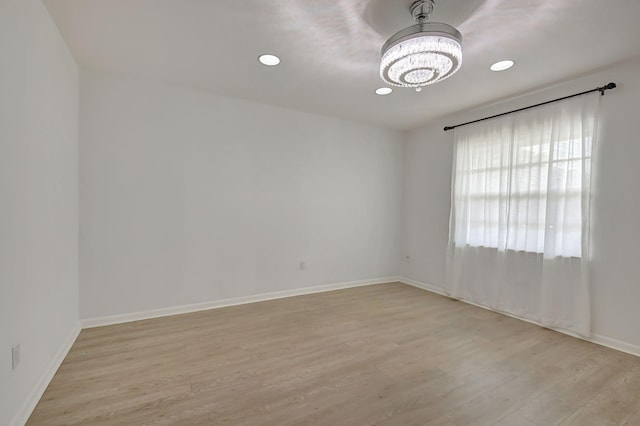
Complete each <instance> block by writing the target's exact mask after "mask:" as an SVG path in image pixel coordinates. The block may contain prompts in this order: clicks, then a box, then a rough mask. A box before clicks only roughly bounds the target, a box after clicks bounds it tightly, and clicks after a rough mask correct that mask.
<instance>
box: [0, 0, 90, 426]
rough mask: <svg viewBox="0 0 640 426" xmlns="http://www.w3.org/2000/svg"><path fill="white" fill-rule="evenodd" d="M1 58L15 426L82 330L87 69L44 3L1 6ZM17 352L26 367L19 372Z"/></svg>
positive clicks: (13, 0) (5, 302)
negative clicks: (83, 87) (81, 70)
mask: <svg viewBox="0 0 640 426" xmlns="http://www.w3.org/2000/svg"><path fill="white" fill-rule="evenodd" d="M0 57H1V58H2V65H1V66H0V425H7V424H9V423H10V421H11V419H14V418H15V421H16V422H18V423H19V422H21V421H22V419H21V418H20V416H19V414H20V412H24V410H25V404H26V405H28V404H29V403H33V402H34V401H33V398H36V401H37V397H38V396H39V395H34V393H33V392H34V391H37V390H38V389H39V388H38V386H37V385H38V383H41V384H42V382H43V380H44V384H45V385H46V378H44V377H46V376H47V375H48V374H49V373H50V372H51V371H50V370H51V367H52V361H54V360H55V358H56V355H59V354H60V351H61V350H63V349H64V346H66V345H65V342H67V341H68V339H69V338H70V337H73V335H74V332H75V331H77V327H78V134H77V133H78V70H77V66H76V64H75V61H74V60H73V58H72V56H71V54H70V53H69V51H68V50H67V47H66V45H65V44H64V42H63V41H62V38H61V37H60V35H59V33H58V31H57V28H56V26H55V25H54V23H53V22H52V20H51V19H50V17H49V14H48V13H47V11H46V9H45V7H44V6H43V5H42V3H41V2H40V1H39V0H3V1H2V2H0ZM15 344H20V346H21V353H22V360H21V364H20V365H19V366H18V368H17V369H16V370H12V369H11V347H12V346H13V345H15ZM63 352H64V351H63ZM53 368H54V369H55V365H54V366H53ZM30 398H31V400H30ZM28 410H29V407H27V408H26V412H28Z"/></svg>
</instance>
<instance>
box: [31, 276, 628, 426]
mask: <svg viewBox="0 0 640 426" xmlns="http://www.w3.org/2000/svg"><path fill="white" fill-rule="evenodd" d="M28 424H29V425H65V424H79V425H218V424H225V425H355V426H358V425H439V426H453V425H456V426H467V425H501V426H521V425H522V426H530V425H544V426H548V425H558V424H560V425H575V426H587V425H598V426H604V425H634V426H637V425H640V358H638V357H634V356H632V355H628V354H624V353H621V352H617V351H614V350H611V349H607V348H604V347H601V346H598V345H595V344H591V343H588V342H584V341H581V340H578V339H574V338H572V337H568V336H565V335H562V334H559V333H556V332H553V331H550V330H547V329H544V328H541V327H537V326H535V325H531V324H528V323H526V322H522V321H519V320H516V319H513V318H509V317H506V316H503V315H499V314H496V313H493V312H490V311H487V310H484V309H481V308H477V307H474V306H470V305H468V304H465V303H462V302H456V301H452V300H450V299H447V298H445V297H442V296H438V295H435V294H432V293H429V292H426V291H423V290H420V289H416V288H413V287H410V286H406V285H403V284H400V283H391V284H382V285H373V286H367V287H360V288H354V289H348V290H339V291H333V292H328V293H320V294H313V295H308V296H299V297H292V298H288V299H280V300H274V301H268V302H261V303H254V304H250V305H242V306H236V307H229V308H223V309H216V310H211V311H205V312H199V313H193V314H185V315H178V316H173V317H165V318H158V319H152V320H146V321H137V322H132V323H127V324H120V325H113V326H108V327H100V328H93V329H88V330H84V331H82V333H81V334H80V336H79V338H78V340H77V341H76V343H75V344H74V345H73V348H72V349H71V351H70V353H69V355H68V356H67V358H66V359H65V361H64V363H63V364H62V366H61V367H60V369H59V371H58V372H57V374H56V375H55V377H54V379H53V381H52V382H51V384H50V385H49V388H48V389H47V391H46V393H45V394H44V396H43V398H42V400H41V401H40V403H39V404H38V406H37V407H36V409H35V411H34V413H33V415H32V416H31V419H30V420H29V423H28Z"/></svg>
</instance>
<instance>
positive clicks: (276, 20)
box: [44, 0, 640, 129]
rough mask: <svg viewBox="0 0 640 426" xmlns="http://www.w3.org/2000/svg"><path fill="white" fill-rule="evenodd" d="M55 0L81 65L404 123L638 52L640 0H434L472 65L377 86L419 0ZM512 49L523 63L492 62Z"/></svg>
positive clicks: (438, 17) (54, 11) (51, 0)
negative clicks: (392, 44)
mask: <svg viewBox="0 0 640 426" xmlns="http://www.w3.org/2000/svg"><path fill="white" fill-rule="evenodd" d="M44 2H45V4H46V5H47V7H48V9H49V11H50V12H51V15H52V16H53V18H54V20H55V21H56V23H57V25H58V27H59V28H60V31H61V32H62V35H63V37H64V38H65V40H66V41H67V43H68V45H69V47H70V49H71V51H72V52H73V54H74V56H75V58H76V60H77V61H78V62H79V63H80V65H82V66H85V67H89V68H93V69H98V70H103V71H107V72H111V73H117V74H122V75H127V76H132V77H137V78H145V79H151V80H156V81H162V82H166V83H170V84H176V85H181V86H185V87H189V88H193V89H198V90H205V91H210V92H213V93H217V94H222V95H228V96H234V97H239V98H244V99H251V100H255V101H258V102H263V103H267V104H271V105H278V106H282V107H286V108H293V109H298V110H303V111H308V112H315V113H320V114H325V115H332V116H338V117H343V118H346V119H350V120H356V121H361V122H368V123H374V124H378V125H382V126H387V127H393V128H398V129H411V128H415V127H417V126H419V125H420V124H422V123H425V122H427V121H429V120H430V119H433V118H435V117H438V116H442V115H445V114H449V113H452V112H455V111H459V110H463V109H466V108H470V107H474V106H477V105H481V104H484V103H488V102H492V101H495V100H498V99H502V98H506V97H509V96H513V95H517V94H520V93H523V92H526V91H529V90H533V89H537V88H540V87H543V86H545V85H548V84H552V83H555V82H558V81H562V80H566V79H568V78H571V77H574V76H577V75H581V74H584V73H586V72H589V71H591V70H595V69H599V68H602V67H605V66H607V65H610V64H612V63H616V62H619V61H622V60H624V59H627V58H630V57H634V56H637V55H640V25H638V22H637V19H638V17H639V16H640V1H638V0H616V1H602V0H546V1H543V0H537V1H532V0H436V8H435V12H434V14H433V15H432V20H433V21H439V22H445V23H448V24H450V25H453V26H456V27H457V28H458V30H459V31H460V32H461V33H462V35H463V51H464V58H463V65H462V69H461V70H460V71H459V72H458V73H457V74H455V75H454V76H453V77H451V78H449V79H448V80H445V81H443V82H441V83H438V84H436V85H433V86H427V87H426V88H425V89H424V90H423V91H422V92H420V93H417V92H415V91H414V90H411V89H395V90H394V92H393V93H392V94H391V95H388V96H376V95H375V94H374V90H375V89H376V88H378V87H381V86H382V85H383V84H382V82H381V80H380V77H379V70H378V64H379V59H380V47H381V46H382V44H383V43H384V41H385V40H386V39H387V38H388V37H389V36H390V35H391V34H393V33H394V32H396V31H398V30H400V29H402V28H404V27H407V26H409V25H411V24H412V23H413V21H412V19H411V17H410V15H409V12H408V6H409V4H410V3H411V1H410V0H408V1H406V0H313V1H311V0H244V1H238V0H44ZM262 53H274V54H277V55H278V56H280V57H281V59H282V63H281V65H280V66H278V67H274V68H268V67H264V66H262V65H260V64H259V63H258V62H257V60H256V58H257V57H258V56H259V55H260V54H262ZM506 58H509V59H513V60H515V61H516V66H515V67H514V68H512V69H511V70H510V71H506V72H502V73H493V72H491V71H489V69H488V67H489V65H491V64H492V63H493V62H495V61H497V60H500V59H506ZM603 83H606V82H603Z"/></svg>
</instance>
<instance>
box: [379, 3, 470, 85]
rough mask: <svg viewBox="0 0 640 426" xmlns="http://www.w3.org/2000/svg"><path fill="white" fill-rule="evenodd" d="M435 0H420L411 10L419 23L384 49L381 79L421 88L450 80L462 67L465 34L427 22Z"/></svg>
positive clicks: (445, 26) (387, 44)
mask: <svg viewBox="0 0 640 426" xmlns="http://www.w3.org/2000/svg"><path fill="white" fill-rule="evenodd" d="M433 7H434V0H418V1H416V2H414V3H413V4H412V5H411V6H410V7H409V10H410V12H411V16H413V19H414V20H415V21H416V22H417V24H415V25H412V26H410V27H408V28H405V29H404V30H401V31H398V32H397V33H395V34H394V35H393V36H391V38H390V39H389V40H387V42H386V43H385V44H384V45H383V46H382V61H381V62H380V77H382V79H383V80H384V81H385V82H387V83H388V84H390V85H392V86H399V87H414V88H416V89H417V88H420V87H422V86H426V85H429V84H434V83H437V82H439V81H442V80H444V79H446V78H448V77H451V76H452V75H453V74H454V73H455V72H456V71H458V70H459V69H460V66H461V65H462V35H461V34H460V32H459V31H458V30H456V29H455V28H453V27H452V26H451V25H447V24H442V23H438V22H427V20H428V19H429V16H430V15H431V12H433Z"/></svg>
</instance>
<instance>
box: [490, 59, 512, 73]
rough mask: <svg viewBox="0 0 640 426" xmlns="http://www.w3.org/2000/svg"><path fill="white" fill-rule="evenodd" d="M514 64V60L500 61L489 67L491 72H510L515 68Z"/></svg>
mask: <svg viewBox="0 0 640 426" xmlns="http://www.w3.org/2000/svg"><path fill="white" fill-rule="evenodd" d="M513 64H514V62H513V61H512V60H506V61H499V62H496V63H495V64H493V65H491V67H489V68H490V69H491V71H504V70H508V69H509V68H511V67H512V66H513Z"/></svg>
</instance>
